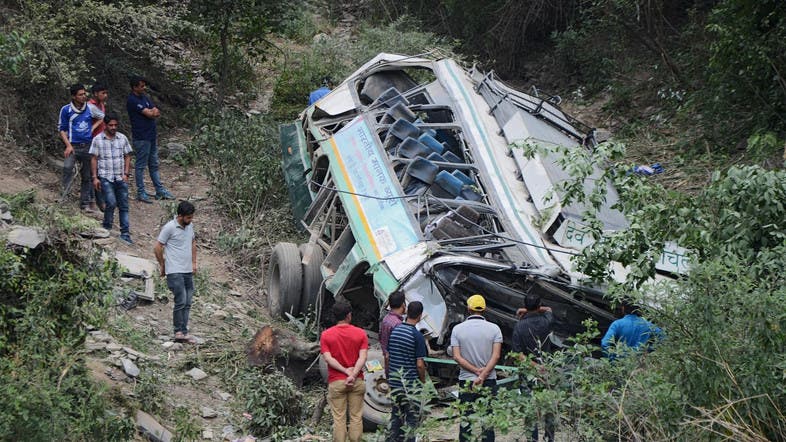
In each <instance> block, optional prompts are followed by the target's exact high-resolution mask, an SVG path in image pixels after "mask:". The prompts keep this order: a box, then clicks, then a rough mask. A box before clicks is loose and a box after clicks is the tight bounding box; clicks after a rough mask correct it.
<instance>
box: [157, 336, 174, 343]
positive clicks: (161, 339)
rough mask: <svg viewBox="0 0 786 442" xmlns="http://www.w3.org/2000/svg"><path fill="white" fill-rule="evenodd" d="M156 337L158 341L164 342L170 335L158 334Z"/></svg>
mask: <svg viewBox="0 0 786 442" xmlns="http://www.w3.org/2000/svg"><path fill="white" fill-rule="evenodd" d="M157 339H158V340H159V341H163V342H166V341H168V340H170V339H171V336H169V335H158V338H157Z"/></svg>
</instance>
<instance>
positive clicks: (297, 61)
mask: <svg viewBox="0 0 786 442" xmlns="http://www.w3.org/2000/svg"><path fill="white" fill-rule="evenodd" d="M418 26H419V23H418V22H417V21H416V20H413V19H412V18H411V17H407V16H404V17H399V18H398V19H397V20H395V21H393V22H392V23H390V24H387V25H384V26H378V27H375V26H361V27H360V30H359V32H358V36H357V40H356V41H354V42H349V41H346V40H341V39H336V38H332V37H325V38H324V39H323V40H320V41H319V42H317V43H314V44H313V45H312V46H310V47H308V48H306V49H305V50H304V51H303V52H302V53H300V54H297V57H292V58H290V57H286V58H285V59H284V60H283V62H282V64H281V66H280V67H279V72H280V74H279V76H278V78H277V79H276V84H275V87H274V89H273V99H272V102H271V106H270V108H271V109H270V112H271V114H272V115H273V117H274V118H276V119H281V120H291V119H294V118H295V117H296V116H297V114H299V113H300V112H301V111H302V110H303V109H304V108H305V107H306V105H307V104H308V94H309V92H311V91H313V90H314V89H317V88H318V87H320V86H321V84H322V79H323V78H324V77H330V78H332V79H333V81H334V82H335V83H336V84H338V83H339V82H341V81H342V80H343V79H344V78H345V77H346V76H347V75H349V74H351V73H352V72H354V71H355V70H356V69H357V68H359V67H360V66H361V65H362V64H363V63H365V62H367V61H368V60H370V59H371V58H373V57H374V56H376V55H377V54H379V53H380V52H388V53H396V54H404V55H418V54H423V53H425V52H429V51H433V52H434V53H435V54H438V55H445V56H449V55H451V54H452V49H453V47H454V45H455V42H450V41H448V40H446V39H444V38H441V37H438V36H436V35H434V34H432V33H429V32H422V31H419V30H418Z"/></svg>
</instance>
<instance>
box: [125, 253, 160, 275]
mask: <svg viewBox="0 0 786 442" xmlns="http://www.w3.org/2000/svg"><path fill="white" fill-rule="evenodd" d="M115 259H117V263H118V264H120V265H121V266H122V267H123V268H124V269H125V270H124V271H123V274H124V275H130V276H140V277H142V278H149V277H151V276H153V275H155V273H156V263H155V262H153V261H151V260H149V259H144V258H139V257H137V256H132V255H128V254H125V253H120V252H118V253H116V254H115Z"/></svg>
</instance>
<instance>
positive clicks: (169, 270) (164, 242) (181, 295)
mask: <svg viewBox="0 0 786 442" xmlns="http://www.w3.org/2000/svg"><path fill="white" fill-rule="evenodd" d="M194 211H195V209H194V205H193V204H191V203H190V202H188V201H181V202H180V204H178V206H177V217H176V218H175V219H173V220H171V221H169V222H168V223H166V224H165V225H164V227H163V228H162V229H161V232H160V233H159V234H158V240H157V241H156V244H155V246H154V247H153V252H154V253H155V255H156V259H157V260H158V265H159V267H160V268H161V276H166V285H167V287H169V290H172V295H174V298H175V308H174V311H173V312H172V322H173V323H174V328H175V340H176V341H183V342H189V343H194V342H196V339H195V338H194V337H193V336H191V335H189V334H188V314H189V313H190V311H191V300H192V298H193V295H194V273H196V270H197V254H196V243H195V241H194V226H193V225H192V224H191V221H192V220H193V219H194Z"/></svg>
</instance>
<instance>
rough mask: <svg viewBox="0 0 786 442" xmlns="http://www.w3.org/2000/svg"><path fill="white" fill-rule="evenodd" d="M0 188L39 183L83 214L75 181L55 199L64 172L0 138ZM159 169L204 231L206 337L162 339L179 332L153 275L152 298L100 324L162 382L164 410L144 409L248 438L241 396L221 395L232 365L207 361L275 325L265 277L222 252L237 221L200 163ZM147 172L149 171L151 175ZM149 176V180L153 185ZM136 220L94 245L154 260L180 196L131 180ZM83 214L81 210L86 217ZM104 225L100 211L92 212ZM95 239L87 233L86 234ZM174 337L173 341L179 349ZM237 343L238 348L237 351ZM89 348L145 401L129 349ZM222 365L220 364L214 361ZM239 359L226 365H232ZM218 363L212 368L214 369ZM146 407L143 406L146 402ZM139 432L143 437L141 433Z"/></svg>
mask: <svg viewBox="0 0 786 442" xmlns="http://www.w3.org/2000/svg"><path fill="white" fill-rule="evenodd" d="M0 170H3V173H0V192H3V193H6V194H14V193H18V192H23V191H28V190H33V191H35V194H36V197H35V200H36V202H37V203H40V204H47V205H48V204H61V206H62V208H63V209H64V210H65V211H66V212H70V213H72V214H75V215H76V214H78V213H79V203H78V189H75V190H74V192H73V193H72V195H69V197H68V198H67V200H66V201H64V202H59V196H60V195H59V187H60V184H59V183H60V171H58V170H56V169H55V168H53V167H51V166H47V165H44V164H38V163H34V162H32V161H31V160H30V159H29V157H27V156H26V155H25V154H24V153H21V152H19V151H17V150H16V149H14V147H13V146H10V145H8V144H0ZM161 177H162V180H163V182H164V185H165V186H166V187H167V188H168V189H169V190H170V191H171V192H172V193H173V194H174V195H176V196H177V198H178V199H188V200H190V201H192V202H193V203H194V205H195V206H196V208H197V212H196V214H195V215H196V216H195V218H194V226H195V231H196V233H197V235H198V239H197V248H198V271H197V276H196V278H195V281H196V286H197V292H196V293H195V296H194V304H193V306H192V310H191V319H190V324H189V326H190V329H191V330H190V331H191V333H192V334H193V335H195V336H197V337H199V338H200V339H202V340H203V341H204V343H203V344H201V345H192V344H182V350H176V351H172V350H171V348H170V349H167V348H165V347H164V345H163V344H164V343H166V342H171V341H172V340H173V331H172V301H171V295H170V293H169V291H168V290H167V288H166V281H165V280H164V279H163V278H159V277H156V295H157V297H158V299H157V300H156V301H154V302H146V301H140V302H139V304H138V305H137V307H136V308H133V309H131V310H128V311H124V310H122V309H120V308H118V309H116V310H114V311H112V312H110V324H109V325H108V327H107V328H106V329H105V330H103V331H105V332H106V333H108V334H109V335H111V338H112V342H114V343H117V344H120V345H121V346H124V347H128V348H131V349H132V350H134V351H138V352H142V353H144V354H145V355H147V356H149V357H150V359H145V358H139V359H137V360H136V361H134V362H135V364H136V365H137V366H138V367H139V368H140V369H141V375H140V379H141V378H146V379H150V380H152V381H154V382H155V383H157V384H158V385H157V386H156V387H155V388H158V389H160V391H159V392H158V393H160V394H158V395H154V396H156V397H159V398H160V401H161V403H159V404H155V405H157V406H159V407H161V409H162V410H167V409H169V411H170V412H167V411H163V412H162V411H159V412H158V413H155V412H154V411H148V412H149V413H150V414H153V415H154V416H156V417H157V418H158V419H159V422H160V423H162V424H163V425H165V426H167V427H168V428H169V429H170V430H174V428H175V426H176V425H175V424H176V422H174V421H173V420H172V419H173V418H174V413H172V412H171V411H172V410H174V408H176V407H181V406H184V407H186V408H188V410H189V414H190V415H191V416H193V421H192V423H194V424H195V425H196V426H197V427H198V428H199V430H200V432H201V431H202V430H204V429H211V430H212V432H213V435H214V439H213V440H221V435H222V429H223V428H224V427H226V426H228V425H233V426H234V428H236V429H238V430H237V431H236V433H235V434H236V437H240V436H242V434H241V431H240V430H239V428H240V427H241V425H240V424H241V423H242V420H243V419H245V418H244V417H243V416H242V413H243V412H245V410H243V409H242V408H243V407H242V404H240V403H238V401H237V400H236V398H234V397H232V398H230V399H229V400H228V401H224V400H222V399H221V397H220V395H219V393H221V392H230V393H231V392H233V388H232V386H231V385H226V383H225V382H224V379H227V378H228V376H226V373H222V372H220V367H221V366H222V364H216V363H207V362H205V361H206V360H207V361H210V360H211V358H216V357H219V356H220V355H221V354H222V352H227V353H228V350H229V349H233V350H241V351H242V349H243V348H244V347H245V345H246V343H247V342H248V340H249V339H250V337H251V336H253V334H254V333H255V332H256V330H257V329H258V328H259V327H261V325H262V324H263V323H269V322H270V321H269V319H268V316H267V313H266V312H265V310H264V308H263V299H261V297H262V292H261V290H260V289H259V287H260V285H259V284H258V281H257V280H256V279H255V278H254V277H250V276H249V275H248V274H247V273H248V272H247V271H241V270H240V268H239V266H236V265H235V263H234V260H233V258H232V256H231V255H229V254H226V253H223V252H221V251H219V250H218V246H217V239H218V238H219V236H220V235H221V234H222V233H224V232H232V231H233V230H234V229H233V227H232V223H231V222H230V221H229V220H227V219H226V218H224V216H223V215H222V211H221V209H220V208H218V207H216V206H215V205H214V204H213V202H212V200H211V198H210V184H209V183H208V182H207V180H206V178H205V176H204V175H203V174H202V171H201V169H200V168H199V167H198V166H187V167H182V166H180V165H178V164H177V163H175V162H174V161H172V160H162V163H161ZM148 180H149V178H148ZM149 186H150V183H149V181H148V182H146V187H148V188H150V187H149ZM130 193H131V194H132V196H131V201H130V202H129V203H130V214H129V215H130V227H131V229H130V230H131V237H132V239H133V241H134V244H133V245H128V244H126V243H124V242H122V241H120V240H118V239H117V236H118V234H119V231H118V224H117V222H118V217H117V214H115V225H114V226H113V229H112V231H111V239H108V240H106V239H105V240H96V241H95V244H96V245H97V246H100V247H104V248H105V249H106V250H107V251H110V252H111V251H117V252H123V253H127V254H131V255H135V256H138V257H141V258H146V259H149V260H153V261H155V257H154V255H153V252H152V250H153V245H154V242H155V240H156V238H157V235H158V231H159V230H160V228H161V226H162V225H163V224H164V223H166V222H167V221H168V220H169V219H171V218H172V217H173V216H174V213H175V208H176V205H177V201H155V202H154V203H153V204H146V203H142V202H139V201H136V200H135V199H133V195H134V186H133V184H132V185H131V192H130ZM83 216H84V215H83ZM95 218H96V221H95V224H96V225H97V226H98V225H100V221H98V219H101V217H100V215H97V216H95ZM85 241H89V240H85ZM139 286H140V283H139V282H137V281H129V282H128V283H126V285H122V286H121V287H119V289H120V291H121V292H123V293H125V292H127V290H129V289H130V288H138V287H139ZM177 347H178V345H176V346H175V347H174V348H177ZM241 351H238V352H237V353H241ZM114 353H115V354H114V355H113V354H112V352H109V351H101V350H99V351H92V352H91V353H90V355H89V356H88V358H87V366H88V368H89V369H90V372H91V373H92V374H93V376H94V378H95V380H96V381H98V382H100V383H101V384H103V385H105V386H106V387H107V388H108V389H109V390H112V392H113V393H116V394H118V395H120V396H121V397H122V396H125V397H127V398H128V399H129V400H133V399H139V395H140V391H139V388H140V383H139V382H138V381H137V380H135V379H133V378H131V377H128V376H126V375H125V373H124V372H123V368H122V366H120V367H118V366H117V364H118V362H119V360H118V359H119V358H118V356H122V357H127V354H126V353H125V352H122V351H121V352H114ZM233 362H234V361H233ZM192 367H201V368H202V369H203V370H205V371H206V372H207V373H208V375H209V376H208V378H206V379H203V380H201V381H194V380H192V379H191V378H190V377H188V376H187V375H186V374H185V372H186V371H188V370H189V369H190V368H192ZM217 367H218V368H217ZM235 368H236V365H234V366H233V365H232V364H226V369H227V370H233V369H235ZM211 369H212V371H211ZM202 407H209V408H212V409H213V410H216V411H217V412H218V416H217V417H215V418H209V419H206V418H202V417H201V409H202ZM143 411H146V410H143ZM138 437H139V440H144V439H142V438H141V436H138Z"/></svg>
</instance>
